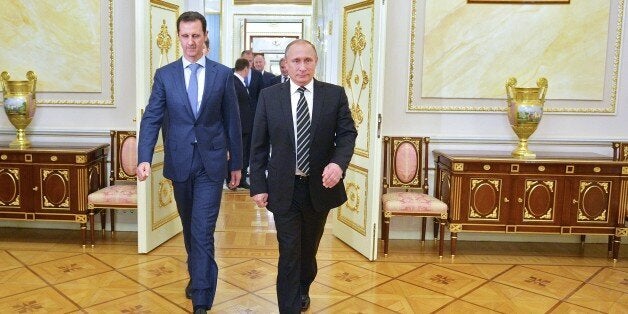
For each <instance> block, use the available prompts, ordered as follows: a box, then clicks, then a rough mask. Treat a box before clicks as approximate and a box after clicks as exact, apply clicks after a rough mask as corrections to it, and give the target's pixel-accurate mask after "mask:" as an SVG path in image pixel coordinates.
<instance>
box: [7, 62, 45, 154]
mask: <svg viewBox="0 0 628 314" xmlns="http://www.w3.org/2000/svg"><path fill="white" fill-rule="evenodd" d="M10 78H11V76H10V75H9V73H8V72H7V71H4V72H2V74H0V82H2V93H3V96H4V101H3V103H4V112H5V113H6V114H7V117H8V118H9V121H10V122H11V124H13V126H14V127H15V128H16V129H17V134H16V137H15V140H13V141H12V142H11V143H10V144H9V147H11V148H19V149H25V148H29V147H30V146H31V142H30V141H29V140H28V139H27V138H26V131H25V129H26V127H27V126H28V125H29V124H30V123H31V120H32V119H33V116H35V109H36V108H37V104H36V103H35V87H36V84H37V76H36V75H35V72H33V71H28V72H26V79H27V81H9V79H10Z"/></svg>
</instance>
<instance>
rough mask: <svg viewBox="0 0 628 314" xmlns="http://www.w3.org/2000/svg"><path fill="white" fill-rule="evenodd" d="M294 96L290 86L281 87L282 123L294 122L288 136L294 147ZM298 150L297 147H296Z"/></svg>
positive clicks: (283, 85)
mask: <svg viewBox="0 0 628 314" xmlns="http://www.w3.org/2000/svg"><path fill="white" fill-rule="evenodd" d="M291 97H292V95H290V84H282V85H281V99H280V102H279V103H280V106H281V114H282V115H283V119H282V121H292V123H291V124H290V127H289V128H288V136H289V137H290V144H291V145H292V146H294V141H295V139H294V136H295V135H294V123H295V122H294V120H293V118H292V101H291ZM295 149H296V147H295Z"/></svg>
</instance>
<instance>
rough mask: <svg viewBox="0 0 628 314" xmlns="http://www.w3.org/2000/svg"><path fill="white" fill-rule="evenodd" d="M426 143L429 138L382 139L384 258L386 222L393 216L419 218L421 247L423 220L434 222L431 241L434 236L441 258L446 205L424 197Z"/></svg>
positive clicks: (424, 225) (423, 233)
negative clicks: (430, 219) (437, 239)
mask: <svg viewBox="0 0 628 314" xmlns="http://www.w3.org/2000/svg"><path fill="white" fill-rule="evenodd" d="M429 141H430V138H429V137H392V136H385V137H384V154H383V157H384V169H383V182H382V202H381V206H382V222H383V223H382V240H384V255H385V256H387V255H388V241H389V233H390V221H391V218H392V217H393V216H414V217H421V218H422V229H421V241H422V243H424V242H425V228H426V225H427V218H428V217H432V218H434V220H435V221H434V222H435V223H434V239H436V237H437V232H438V234H440V238H439V242H438V255H439V257H441V258H442V256H443V242H444V229H445V223H446V222H447V204H445V203H444V202H442V201H441V200H439V199H437V198H435V197H433V196H430V195H429V194H428V192H429V185H428V167H427V165H428V147H429ZM437 225H438V227H437Z"/></svg>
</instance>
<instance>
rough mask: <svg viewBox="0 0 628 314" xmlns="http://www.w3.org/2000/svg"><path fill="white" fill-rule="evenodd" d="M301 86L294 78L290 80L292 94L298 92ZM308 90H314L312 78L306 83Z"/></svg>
mask: <svg viewBox="0 0 628 314" xmlns="http://www.w3.org/2000/svg"><path fill="white" fill-rule="evenodd" d="M299 87H301V85H297V84H295V83H294V82H293V81H292V80H290V95H292V94H294V93H296V92H297V89H299ZM303 87H305V89H306V90H308V91H310V92H312V91H313V90H314V89H313V88H314V79H312V80H311V81H310V82H309V83H307V84H305V86H303Z"/></svg>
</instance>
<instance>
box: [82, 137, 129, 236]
mask: <svg viewBox="0 0 628 314" xmlns="http://www.w3.org/2000/svg"><path fill="white" fill-rule="evenodd" d="M110 135H111V147H110V149H111V168H110V171H109V186H107V187H105V188H103V189H100V190H98V191H96V192H93V193H90V194H89V195H88V196H87V208H88V210H89V219H90V228H91V240H92V246H93V245H94V214H96V213H100V223H101V229H102V232H103V234H104V232H105V226H106V222H107V210H108V209H109V210H110V216H111V235H112V236H113V235H114V232H115V210H128V209H136V208H137V184H136V180H137V178H136V174H135V169H136V167H137V137H136V134H135V131H114V130H112V131H110Z"/></svg>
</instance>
